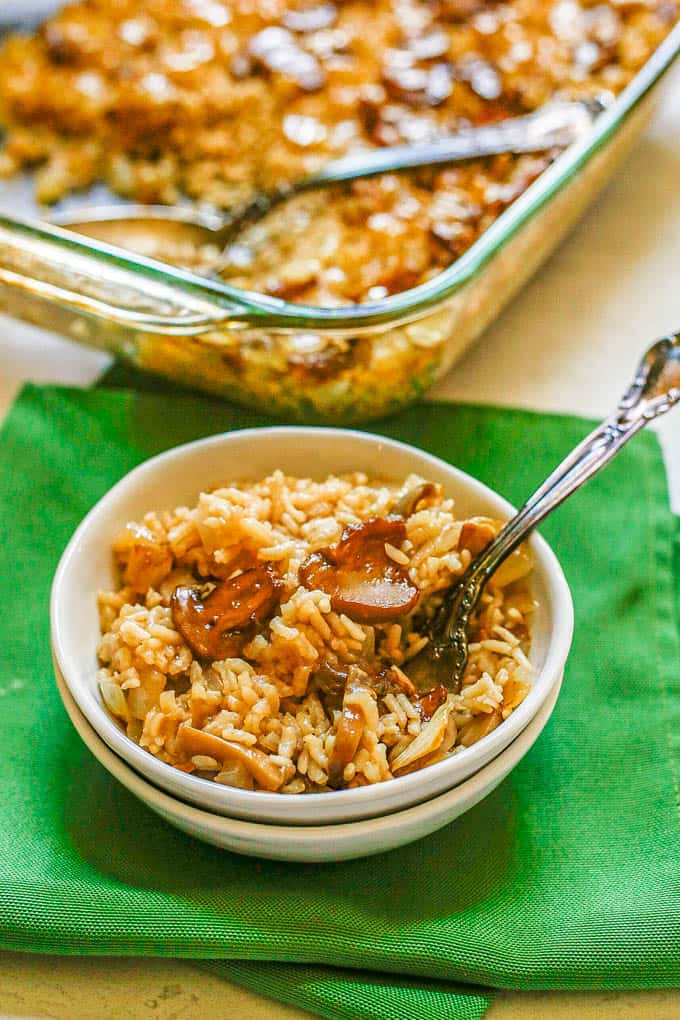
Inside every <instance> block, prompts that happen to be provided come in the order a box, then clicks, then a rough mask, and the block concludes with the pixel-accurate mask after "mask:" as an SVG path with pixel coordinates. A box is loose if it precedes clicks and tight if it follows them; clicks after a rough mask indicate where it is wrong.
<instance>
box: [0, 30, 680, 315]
mask: <svg viewBox="0 0 680 1020" xmlns="http://www.w3.org/2000/svg"><path fill="white" fill-rule="evenodd" d="M679 56H680V22H679V23H678V24H676V25H675V26H674V28H673V29H671V31H670V33H669V34H668V35H667V36H666V38H665V39H664V40H663V41H662V42H661V44H660V45H659V46H658V47H657V48H656V50H655V51H654V53H653V54H652V55H651V57H650V58H649V59H648V60H647V62H646V63H645V64H644V65H643V67H642V68H641V69H640V70H639V71H638V72H637V74H636V75H635V76H634V78H633V79H632V81H631V82H630V83H629V85H628V86H627V87H626V88H625V89H624V90H623V92H622V93H621V94H620V95H619V96H618V97H617V98H616V99H615V100H614V101H613V102H612V104H611V106H610V107H608V108H607V109H606V110H605V111H604V112H603V113H602V114H600V116H598V117H597V119H596V121H595V123H594V124H593V127H592V129H591V130H590V131H589V132H588V133H587V134H586V135H585V137H584V138H583V139H581V140H579V141H577V142H575V143H574V144H573V145H571V146H569V148H568V149H566V150H565V151H564V152H563V153H562V154H561V155H560V156H558V157H557V159H556V160H555V161H554V163H552V164H551V166H549V167H548V168H547V169H546V170H544V171H543V172H542V173H541V174H540V175H539V177H538V178H537V179H536V180H535V181H534V182H533V183H532V184H531V185H530V186H529V187H528V188H527V190H526V191H525V192H523V194H522V195H520V197H519V198H517V199H516V200H515V201H514V202H513V203H512V204H511V205H510V206H509V207H508V208H507V209H506V210H505V211H504V212H503V213H501V215H500V216H499V217H498V219H496V220H495V221H494V222H493V223H492V224H491V225H490V226H489V227H488V228H487V229H486V230H485V231H484V232H483V233H482V234H481V235H480V237H479V238H478V239H477V240H476V241H475V242H474V244H473V245H471V247H470V248H469V249H468V250H467V251H466V252H465V253H464V254H463V255H461V256H460V258H458V259H457V260H456V261H455V262H453V263H452V264H451V265H450V266H449V267H447V268H446V269H444V270H442V272H440V273H438V274H437V275H436V276H434V277H432V279H430V280H427V281H426V282H424V283H421V284H418V285H417V286H415V287H411V288H409V289H408V290H404V291H401V292H399V293H398V294H393V295H390V296H389V297H386V298H383V299H381V300H379V301H374V302H370V303H366V304H361V305H343V306H341V307H338V308H322V307H319V306H315V305H303V304H294V303H293V302H288V301H283V300H281V299H280V298H274V297H270V296H268V295H264V294H259V293H256V292H253V291H248V290H243V289H241V288H239V287H235V286H233V285H231V284H228V283H224V282H222V281H219V280H216V279H213V278H210V277H205V276H199V275H198V274H196V273H193V272H191V271H190V270H184V269H179V268H176V267H173V266H170V265H168V264H167V263H165V262H159V261H157V260H154V259H150V258H147V257H144V256H140V255H132V254H131V253H129V252H126V251H124V250H123V249H120V248H116V247H114V246H112V245H108V244H105V243H104V242H101V241H95V240H93V239H90V238H85V237H83V235H77V234H75V233H72V232H69V231H67V230H64V229H63V228H60V227H57V226H54V225H51V224H49V222H46V221H39V220H21V219H12V218H10V217H6V216H0V225H2V226H3V227H4V228H6V229H8V230H9V231H19V232H21V233H22V234H25V235H26V236H28V237H29V238H33V239H35V240H49V241H52V242H54V241H56V242H57V243H58V244H59V245H60V246H61V247H62V248H63V249H64V254H65V257H66V252H67V251H68V250H71V251H73V253H74V254H77V253H78V252H79V253H81V254H83V255H85V254H88V255H93V256H95V257H96V258H97V259H98V260H100V261H102V262H104V263H108V264H109V265H111V266H116V267H118V268H123V269H127V270H129V271H132V272H135V273H138V274H141V275H143V276H146V277H148V278H150V279H154V280H156V282H158V283H162V284H165V285H167V286H171V287H174V288H176V289H177V290H178V292H181V291H184V292H185V293H190V294H191V295H192V296H193V297H198V298H202V299H203V300H204V301H206V300H207V301H209V302H211V303H212V304H213V305H217V306H219V308H220V309H221V310H222V311H224V312H227V313H228V314H229V317H230V322H229V325H230V327H232V328H233V327H234V326H239V325H243V326H253V327H258V326H259V327H265V326H266V327H268V328H269V327H271V328H272V329H285V330H289V329H301V328H303V329H307V330H322V331H324V332H327V331H333V332H335V331H347V330H357V329H366V328H371V327H379V326H383V327H384V328H391V327H394V326H397V325H399V324H400V323H405V322H412V321H413V320H415V319H417V318H420V317H422V316H423V315H426V314H427V313H428V312H429V311H431V310H433V309H434V308H436V306H439V305H441V304H442V303H443V302H444V301H446V300H447V299H449V298H451V297H453V296H454V295H455V294H456V293H457V292H458V291H460V290H461V289H462V288H463V287H464V286H465V285H466V284H467V283H469V282H470V281H471V280H472V279H473V278H474V277H476V276H477V275H478V274H479V273H480V272H481V271H482V270H483V269H484V267H485V266H486V264H487V263H488V262H490V261H491V259H492V258H493V257H494V256H495V255H497V254H498V253H499V252H500V250H501V249H502V248H503V247H504V246H505V245H506V244H507V243H508V241H510V239H511V238H512V237H513V236H514V235H515V234H516V233H517V232H518V231H519V230H520V229H521V228H522V227H523V226H524V225H525V223H527V222H528V221H529V220H530V219H531V218H532V217H533V216H534V215H535V214H536V213H538V212H539V210H540V209H541V208H542V207H543V206H544V205H545V204H547V203H548V202H549V201H550V200H551V199H552V198H553V196H554V195H556V194H557V193H558V192H559V191H560V190H561V189H562V188H563V187H564V186H565V185H566V184H567V183H568V182H569V181H570V180H571V179H572V178H573V177H574V176H575V175H576V174H577V173H578V172H579V171H580V170H581V169H582V168H583V167H584V166H585V165H586V164H587V163H588V162H589V161H590V159H592V158H593V157H594V156H595V155H596V154H597V153H598V152H599V150H600V149H601V148H602V147H603V146H604V145H605V144H606V142H607V141H608V140H609V139H610V138H611V137H612V135H614V134H615V133H616V131H617V130H618V129H619V127H621V125H622V124H623V122H624V121H625V120H626V118H627V117H628V116H629V115H630V114H631V113H632V112H633V111H634V110H635V108H636V107H637V106H638V105H639V104H640V103H641V102H642V101H643V100H644V99H645V98H646V96H647V95H648V93H649V92H650V91H651V89H652V88H653V87H654V86H655V85H656V84H657V82H658V81H659V80H660V79H661V78H662V76H663V75H664V74H665V73H666V71H668V70H669V68H670V67H671V65H672V64H673V62H674V61H675V60H676V58H678V57H679ZM178 296H179V294H178ZM216 328H219V326H218V325H217V323H216Z"/></svg>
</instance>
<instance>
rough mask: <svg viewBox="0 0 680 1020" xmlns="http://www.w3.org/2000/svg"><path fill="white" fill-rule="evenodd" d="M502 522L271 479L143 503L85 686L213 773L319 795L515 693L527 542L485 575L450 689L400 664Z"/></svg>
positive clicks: (476, 726)
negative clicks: (173, 503)
mask: <svg viewBox="0 0 680 1020" xmlns="http://www.w3.org/2000/svg"><path fill="white" fill-rule="evenodd" d="M500 526H501V522H500V521H495V520H491V519H489V518H486V517H472V518H470V519H467V520H461V519H459V518H457V516H456V513H455V507H454V502H453V500H452V499H449V498H445V497H444V495H443V494H442V491H441V488H440V486H438V485H435V484H433V483H431V482H428V481H426V480H424V479H422V478H419V477H416V476H410V477H409V478H407V479H406V481H405V482H404V484H403V485H401V486H399V485H393V484H389V483H386V482H381V481H370V480H369V479H368V478H367V477H366V475H363V474H358V473H357V474H352V475H347V476H342V477H334V476H330V477H328V478H327V479H325V481H322V482H317V481H312V480H310V479H303V478H291V477H285V476H284V475H283V474H282V473H281V472H280V471H277V472H275V473H274V474H273V475H271V476H270V477H269V478H266V479H264V480H263V481H259V482H254V483H238V484H230V485H225V486H223V487H220V488H217V489H215V490H214V491H210V492H202V493H201V494H200V496H199V498H198V502H197V504H196V506H194V507H193V508H188V507H179V508H178V509H176V510H174V511H172V512H150V513H148V514H146V516H145V517H144V518H143V520H142V521H140V522H137V523H130V524H128V525H127V527H126V528H125V529H124V531H123V532H122V534H120V535H119V536H118V537H117V538H116V540H115V542H114V545H113V555H114V560H115V567H116V571H117V574H118V576H119V584H120V587H119V588H118V589H117V590H115V591H108V592H101V593H100V596H99V610H100V617H101V630H102V638H101V641H100V644H99V650H98V655H99V661H100V665H101V669H100V673H99V683H100V689H101V693H102V697H103V700H104V703H105V704H106V706H107V708H108V710H109V711H110V712H111V713H112V715H113V716H115V717H116V719H117V720H118V721H119V722H120V724H121V725H122V726H124V727H125V728H126V730H127V734H128V735H129V736H130V737H131V738H132V739H133V740H135V741H136V742H138V743H139V744H140V745H141V746H142V747H144V748H146V750H148V751H149V752H150V753H151V754H153V755H155V756H156V757H157V758H159V759H161V760H162V761H165V762H168V763H170V764H171V765H173V766H175V767H176V768H178V769H182V770H183V771H185V772H190V773H194V774H196V775H198V776H201V777H204V778H207V779H210V780H214V781H215V782H218V783H221V784H224V785H226V786H236V787H240V788H242V789H248V790H267V791H271V792H273V791H277V792H281V793H288V794H293V793H306V792H325V791H330V790H336V789H341V788H347V787H357V786H364V785H368V784H371V783H378V782H382V781H383V780H386V779H391V778H393V777H395V776H401V775H404V774H406V773H408V772H411V771H414V770H416V769H419V768H422V767H424V766H426V765H429V764H431V763H433V762H435V761H438V760H440V759H442V758H444V757H445V756H446V755H449V754H455V753H456V752H457V751H458V749H459V748H462V747H467V746H469V745H471V744H473V743H475V742H476V741H477V740H479V739H480V738H481V737H483V736H484V735H486V734H487V733H489V732H491V730H493V729H494V728H495V727H496V726H498V725H499V724H501V723H502V721H503V720H504V719H506V718H507V717H508V716H509V715H510V713H511V712H512V711H513V710H514V709H515V708H516V707H517V705H519V704H520V702H521V701H522V700H523V699H524V697H525V696H526V694H527V692H528V690H529V688H530V684H531V666H530V663H529V660H528V658H527V653H528V650H529V644H530V635H529V632H530V621H531V613H532V611H533V609H534V601H533V599H532V596H531V593H530V590H529V586H528V575H529V574H530V572H531V561H530V558H529V556H528V554H527V552H526V551H525V550H524V549H520V550H518V551H517V552H516V553H514V554H513V555H512V556H511V557H510V558H509V559H508V560H506V562H505V563H504V564H503V565H502V566H501V568H500V569H499V570H498V572H497V573H496V575H495V576H494V578H492V580H491V581H490V583H489V585H488V588H487V590H486V592H485V594H484V596H483V600H482V604H481V607H480V609H479V611H478V613H477V616H476V618H475V619H474V621H473V626H472V631H471V635H470V637H471V644H470V658H469V662H468V666H467V669H466V672H465V675H464V677H463V682H462V686H461V688H460V690H459V691H458V692H456V693H453V692H451V691H449V690H447V689H446V688H445V687H435V688H434V689H432V690H427V691H419V690H416V688H415V687H414V685H413V684H412V682H411V680H410V679H409V661H410V660H411V659H412V658H413V657H414V656H415V655H417V654H418V652H419V651H420V650H421V649H422V648H423V647H424V646H425V644H426V643H427V641H428V637H427V626H428V622H429V621H430V620H431V617H432V614H433V612H434V611H435V609H436V607H437V605H438V604H439V601H440V600H439V596H438V592H441V590H442V589H444V588H445V587H446V586H447V585H449V584H450V583H451V582H452V581H453V580H455V578H456V577H457V576H459V575H460V574H462V573H463V571H464V570H465V568H466V567H467V565H468V564H469V562H470V560H471V558H472V557H473V556H474V555H475V554H476V553H477V552H479V551H480V550H481V549H482V548H483V547H484V546H485V545H486V544H487V543H488V542H489V541H490V540H491V539H492V538H493V536H494V535H495V534H496V533H497V531H498V529H499V528H500Z"/></svg>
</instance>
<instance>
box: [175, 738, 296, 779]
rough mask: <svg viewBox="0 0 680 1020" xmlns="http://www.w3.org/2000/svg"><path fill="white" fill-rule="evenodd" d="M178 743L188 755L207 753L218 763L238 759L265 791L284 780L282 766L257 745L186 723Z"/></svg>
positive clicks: (236, 760)
mask: <svg viewBox="0 0 680 1020" xmlns="http://www.w3.org/2000/svg"><path fill="white" fill-rule="evenodd" d="M177 743H178V747H179V748H180V751H181V753H183V754H186V755H187V756H188V757H193V756H194V755H196V754H205V755H209V756H210V757H211V758H215V759H216V760H217V761H219V762H224V763H226V762H239V763H240V764H241V765H243V766H244V767H245V768H246V769H247V770H248V772H249V773H250V775H251V776H252V777H253V779H254V780H255V782H256V783H257V784H258V786H261V787H262V789H264V790H269V791H270V792H274V791H275V790H278V789H279V787H281V786H283V783H284V782H285V778H286V777H285V775H284V772H283V769H282V768H281V767H280V766H279V765H277V764H276V763H275V762H273V761H271V759H270V758H269V757H268V756H267V755H266V754H264V753H263V752H262V751H258V749H257V748H255V747H245V746H244V745H243V744H237V743H235V742H233V741H231V740H223V739H222V737H217V736H215V735H214V734H213V733H206V732H205V730H197V729H195V728H194V727H193V726H186V725H185V726H180V728H179V730H178V732H177Z"/></svg>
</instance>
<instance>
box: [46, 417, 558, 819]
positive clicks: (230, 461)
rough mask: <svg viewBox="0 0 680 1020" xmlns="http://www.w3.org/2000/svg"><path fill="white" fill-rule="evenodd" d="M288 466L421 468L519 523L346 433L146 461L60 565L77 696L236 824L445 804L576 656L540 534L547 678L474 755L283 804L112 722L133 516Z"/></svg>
mask: <svg viewBox="0 0 680 1020" xmlns="http://www.w3.org/2000/svg"><path fill="white" fill-rule="evenodd" d="M276 468H282V469H283V470H284V471H285V472H286V473H288V474H292V475H301V476H307V477H309V476H311V477H316V478H324V477H326V475H328V474H329V473H336V474H342V473H347V472H351V471H364V472H366V473H367V474H368V475H369V476H371V477H374V478H375V477H380V478H385V479H391V480H398V481H402V480H403V479H404V478H405V477H406V476H407V475H409V474H411V473H413V472H415V473H417V474H420V475H423V476H425V477H426V478H428V479H430V480H432V481H435V482H439V483H441V484H442V486H443V487H444V490H445V492H446V493H447V495H450V496H453V497H454V498H455V500H456V505H457V508H458V510H459V511H460V513H461V515H466V516H469V515H472V514H488V515H489V516H492V517H497V518H498V517H500V518H507V517H510V516H511V515H512V513H513V512H514V511H513V508H512V507H511V506H510V504H509V503H507V502H506V501H505V500H504V499H502V498H501V497H500V496H499V495H498V494H497V493H495V492H493V491H492V490H491V489H489V488H487V487H486V486H485V485H482V483H481V482H478V481H476V480H475V479H474V478H471V477H470V476H469V475H466V474H464V473H463V472H462V471H459V470H458V469H457V468H454V467H451V465H449V464H447V463H445V462H444V461H442V460H439V459H438V458H437V457H432V456H430V455H429V454H427V453H423V452H422V451H420V450H417V449H415V448H413V447H410V446H406V445H405V444H403V443H398V442H395V441H394V440H390V439H385V438H384V437H382V436H376V435H371V434H370V433H365V432H354V431H350V430H345V429H326V428H265V429H245V430H243V431H239V432H229V433H226V434H224V435H217V436H212V437H210V438H208V439H203V440H199V441H198V442H195V443H189V444H187V445H186V446H179V447H177V448H175V449H173V450H169V451H168V452H167V453H164V454H161V455H160V456H158V457H154V458H152V459H151V460H148V461H146V462H145V463H144V464H141V465H140V466H139V467H137V468H136V469H135V470H134V471H131V472H130V473H129V474H128V475H126V476H125V477H124V478H123V479H122V480H121V481H120V482H119V483H118V484H117V485H115V486H114V487H113V488H112V489H111V490H110V491H109V492H108V493H107V494H106V495H105V496H104V497H103V498H102V499H101V500H100V501H99V503H97V505H96V506H95V507H94V508H93V509H92V510H91V511H90V513H89V514H88V515H87V517H86V518H85V519H84V521H83V522H82V524H81V525H80V526H79V528H78V529H77V531H76V532H75V534H74V536H73V538H72V539H71V541H70V542H69V544H68V546H67V548H66V551H65V552H64V555H63V556H62V559H61V562H60V564H59V567H58V570H57V573H56V576H55V579H54V584H53V587H52V597H51V624H52V646H53V651H54V656H55V659H56V662H57V663H58V665H59V669H60V670H61V672H62V674H63V676H64V678H65V681H66V683H67V685H68V688H69V690H70V692H71V694H72V695H73V698H74V699H75V702H76V704H77V705H78V707H79V709H80V710H81V711H82V713H83V715H84V716H85V718H86V719H87V720H88V722H89V723H90V725H91V726H93V727H94V729H95V730H96V732H97V733H98V734H99V735H100V736H101V737H102V739H103V740H104V741H105V743H106V744H108V746H109V747H110V748H111V750H112V751H114V752H115V753H116V754H117V755H119V756H120V757H121V758H123V759H124V760H125V761H126V762H127V763H128V764H129V765H131V766H132V767H133V768H134V769H135V770H136V771H137V772H138V773H140V774H141V775H143V776H144V777H145V778H147V779H148V780H150V781H151V782H152V783H154V784H155V785H156V786H158V787H160V788H161V789H163V790H165V791H167V792H168V793H171V794H172V795H173V796H175V797H180V798H182V799H183V800H185V801H187V802H189V803H191V804H196V805H198V806H199V807H201V808H204V809H205V810H208V811H211V812H216V813H218V814H223V815H227V816H229V817H235V818H244V819H253V820H255V821H258V822H267V823H284V824H287V825H318V824H319V823H337V822H343V821H350V820H355V819H359V818H369V817H376V816H379V815H382V814H386V813H388V812H391V811H397V810H401V809H403V808H406V807H409V806H411V805H413V804H417V803H420V802H422V801H426V800H429V799H430V798H432V797H436V796H437V795H438V794H440V793H442V792H443V791H444V790H448V789H451V787H453V786H455V785H456V784H458V783H461V782H463V781H464V780H466V779H467V778H468V777H469V776H471V775H473V774H474V773H475V772H477V771H479V769H480V768H482V767H483V766H485V765H486V764H487V763H488V762H490V761H492V760H493V759H494V758H495V757H496V756H497V755H498V754H500V752H501V751H503V750H504V748H506V747H507V746H508V745H509V744H511V743H512V741H514V740H515V739H516V738H517V736H518V735H519V734H520V733H521V732H522V730H523V729H524V728H525V727H526V726H527V725H528V723H529V722H530V721H531V720H532V719H533V718H534V716H535V715H536V713H537V712H538V710H539V709H540V707H541V706H542V705H543V704H544V702H545V700H546V698H547V696H548V694H549V692H550V691H551V690H552V688H553V686H554V684H555V682H556V680H557V678H558V677H559V676H560V675H561V674H562V672H563V670H564V665H565V662H566V659H567V655H568V653H569V648H570V644H571V637H572V629H573V607H572V602H571V595H570V593H569V588H568V586H567V582H566V580H565V578H564V574H563V573H562V569H561V567H560V565H559V563H558V561H557V558H556V557H555V555H554V553H553V552H552V550H551V549H550V547H549V546H548V545H547V543H546V542H545V541H544V540H543V539H542V538H541V537H540V536H539V535H534V536H533V537H532V538H531V540H530V545H531V551H532V554H533V557H534V563H535V567H534V573H533V587H534V592H535V595H536V599H537V601H538V609H537V611H536V613H535V614H534V617H533V621H532V647H531V652H530V658H531V661H532V664H533V666H534V671H535V679H534V683H533V686H532V689H531V691H530V692H529V694H528V695H527V697H526V698H525V700H524V701H523V702H522V704H521V705H519V706H518V708H517V709H516V710H515V711H514V712H513V713H512V715H511V716H510V717H509V718H508V719H507V720H506V721H505V722H504V723H503V724H502V725H501V726H499V727H498V728H497V729H495V730H494V731H493V732H492V733H490V734H489V735H488V736H486V737H484V738H483V739H482V740H480V741H479V742H478V743H476V744H474V745H473V746H472V747H469V748H465V749H464V750H462V751H460V752H459V753H457V754H456V755H454V756H452V757H450V758H448V759H446V760H445V761H442V762H438V763H437V764H435V765H431V766H429V767H427V768H425V769H422V770H420V771H418V772H414V773H411V774H410V775H406V776H403V777H401V778H399V779H393V780H390V781H388V782H385V783H378V784H375V785H373V786H366V787H360V788H358V789H353V790H340V791H337V792H334V793H324V794H305V795H300V796H281V795H280V794H272V793H264V792H253V791H248V790H238V789H235V788H232V787H226V786H221V785H220V784H218V783H213V782H211V781H210V780H206V779H201V778H199V777H197V776H191V775H187V774H186V773H183V772H180V771H179V770H178V769H174V768H173V767H172V766H171V765H168V764H166V763H165V762H162V761H159V760H158V759H157V758H154V757H153V756H152V755H151V754H149V753H148V752H147V751H145V750H143V749H142V748H141V747H139V746H138V745H137V744H135V743H134V742H133V741H132V740H130V739H129V738H128V737H127V736H126V735H125V734H124V733H123V732H122V730H121V729H120V728H119V727H118V725H117V724H116V723H115V722H114V720H113V719H112V718H111V716H110V715H109V714H108V712H107V711H106V709H105V708H104V705H103V703H102V700H101V696H100V693H99V689H98V686H97V654H96V652H97V644H98V641H99V618H98V612H97V591H98V589H100V588H111V587H113V586H114V577H113V563H112V557H111V551H110V550H111V543H112V541H113V538H114V537H115V535H116V534H117V533H118V532H119V531H120V530H121V529H122V528H123V527H124V526H125V524H126V523H127V522H128V521H130V520H139V519H140V518H141V517H142V516H143V514H144V513H146V512H147V511H148V510H150V509H172V508H174V507H176V506H180V505H182V504H185V505H186V504H188V505H191V504H192V503H193V502H195V500H196V497H197V496H198V493H199V492H200V491H201V490H202V489H205V488H208V487H215V486H216V485H218V484H220V483H221V482H225V481H227V480H230V479H234V480H239V479H247V478H250V479H257V478H261V477H264V476H265V475H267V474H270V473H271V472H272V471H273V470H275V469H276Z"/></svg>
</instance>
